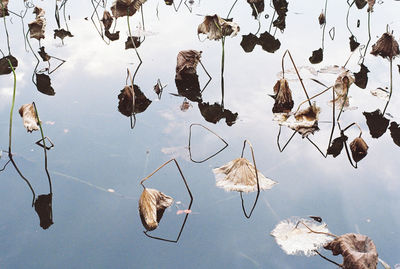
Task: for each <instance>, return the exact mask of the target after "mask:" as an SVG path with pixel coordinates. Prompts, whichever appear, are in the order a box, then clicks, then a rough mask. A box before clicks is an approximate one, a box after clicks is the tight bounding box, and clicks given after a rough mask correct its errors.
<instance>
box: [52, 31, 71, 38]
mask: <svg viewBox="0 0 400 269" xmlns="http://www.w3.org/2000/svg"><path fill="white" fill-rule="evenodd" d="M67 36H69V37H74V36H73V35H72V34H71V32H70V31H67V30H65V29H55V30H54V39H56V37H58V38H60V39H61V40H64V38H66V37H67Z"/></svg>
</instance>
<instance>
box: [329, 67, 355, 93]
mask: <svg viewBox="0 0 400 269" xmlns="http://www.w3.org/2000/svg"><path fill="white" fill-rule="evenodd" d="M354 80H355V78H354V75H353V73H351V72H350V71H349V70H345V71H343V72H342V73H341V74H340V75H339V76H338V77H337V78H336V81H335V85H334V86H333V89H334V90H335V93H336V95H337V96H338V97H346V96H347V94H348V92H349V88H350V86H351V85H352V84H353V83H354Z"/></svg>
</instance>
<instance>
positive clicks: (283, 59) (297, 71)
mask: <svg viewBox="0 0 400 269" xmlns="http://www.w3.org/2000/svg"><path fill="white" fill-rule="evenodd" d="M286 54H288V55H289V58H290V61H291V62H292V64H293V67H294V70H295V71H296V74H297V77H298V78H299V80H300V83H301V86H302V87H303V90H304V93H305V94H306V97H307V100H308V104H309V105H310V107H311V106H312V105H311V102H310V100H309V99H310V97H309V96H308V93H307V90H306V87H305V86H304V83H303V79H302V78H301V76H300V73H299V70H298V69H297V66H296V64H295V63H294V60H293V57H292V54H291V53H290V51H289V50H286V51H285V53H284V54H283V56H282V76H283V78H285V56H286Z"/></svg>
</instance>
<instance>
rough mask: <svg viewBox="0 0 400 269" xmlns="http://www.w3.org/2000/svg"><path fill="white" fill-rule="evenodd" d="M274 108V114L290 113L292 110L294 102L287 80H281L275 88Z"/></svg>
mask: <svg viewBox="0 0 400 269" xmlns="http://www.w3.org/2000/svg"><path fill="white" fill-rule="evenodd" d="M274 94H275V96H274V99H275V103H274V107H273V108H272V112H273V113H288V112H290V111H291V110H292V108H293V105H294V102H293V99H292V91H291V90H290V88H289V83H288V82H287V80H286V79H280V80H278V81H277V82H276V84H275V86H274Z"/></svg>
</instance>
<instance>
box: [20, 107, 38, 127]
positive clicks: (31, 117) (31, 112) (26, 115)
mask: <svg viewBox="0 0 400 269" xmlns="http://www.w3.org/2000/svg"><path fill="white" fill-rule="evenodd" d="M19 115H21V117H22V119H23V121H24V127H25V128H26V130H27V131H28V132H30V133H32V131H37V130H39V126H38V125H37V124H38V119H37V117H36V113H35V108H34V107H33V105H32V104H25V105H22V106H21V107H20V109H19Z"/></svg>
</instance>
